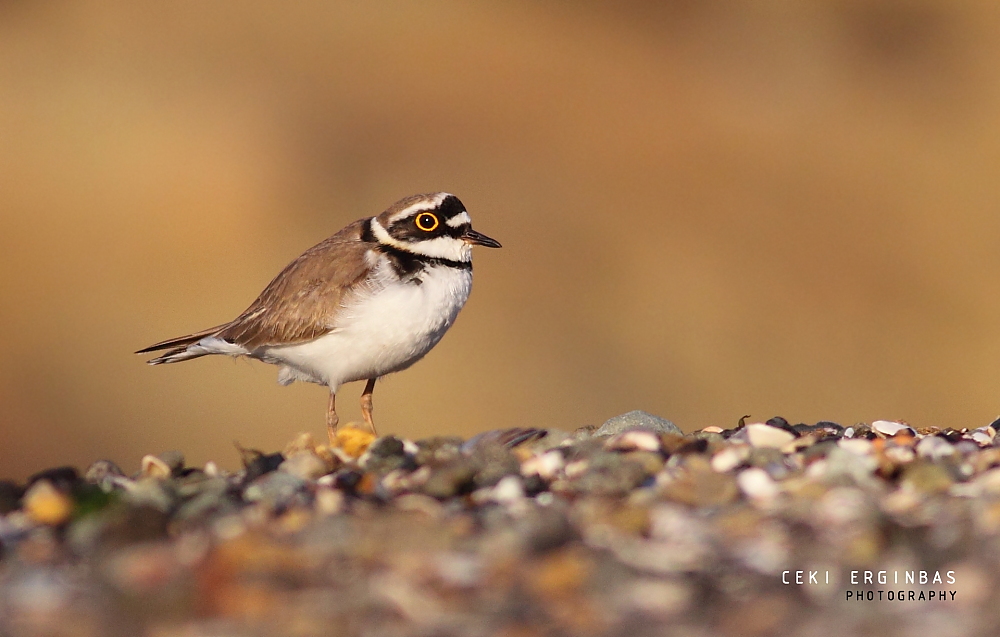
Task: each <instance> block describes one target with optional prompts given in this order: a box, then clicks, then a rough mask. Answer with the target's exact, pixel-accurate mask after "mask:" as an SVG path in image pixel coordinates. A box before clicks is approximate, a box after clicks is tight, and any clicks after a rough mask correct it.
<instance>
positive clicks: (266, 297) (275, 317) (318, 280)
mask: <svg viewBox="0 0 1000 637" xmlns="http://www.w3.org/2000/svg"><path fill="white" fill-rule="evenodd" d="M365 222H367V219H361V220H359V221H355V222H354V223H352V224H350V225H349V226H347V227H345V228H344V229H343V230H341V231H340V232H338V233H337V234H335V235H333V236H332V237H330V238H329V239H327V240H326V241H323V242H322V243H320V244H318V245H315V246H313V247H312V248H309V249H308V250H306V251H305V252H304V253H303V254H302V256H300V257H299V258H297V259H295V260H294V261H292V262H291V263H289V264H288V266H286V267H285V269H284V270H282V271H281V273H280V274H278V276H276V277H274V280H273V281H271V282H270V283H269V284H268V285H267V287H266V288H264V291H263V292H261V293H260V296H258V297H257V300H255V301H254V302H253V303H252V304H250V307H248V308H247V309H246V310H245V311H244V312H243V313H242V314H240V315H239V316H238V317H236V318H235V319H234V320H233V321H231V322H229V323H227V324H226V325H223V326H222V328H221V329H220V330H219V331H218V332H215V334H214V335H215V336H218V337H219V338H222V339H225V340H227V341H229V342H230V343H235V344H237V345H240V346H242V347H244V348H246V349H247V350H249V351H253V350H255V349H257V348H258V347H262V346H265V345H291V344H294V343H301V342H303V341H309V340H312V339H315V338H318V337H320V336H322V335H323V334H326V333H327V332H329V331H330V326H331V325H332V324H333V320H334V317H335V315H336V313H337V312H338V311H339V310H340V308H341V303H342V302H344V300H345V299H346V297H347V296H348V295H349V294H350V289H351V287H352V286H353V285H355V284H357V283H359V282H360V281H362V280H363V279H364V278H365V277H366V276H367V275H368V271H369V268H370V266H369V265H368V261H367V259H366V258H365V253H366V252H367V251H368V249H369V247H370V245H369V244H368V243H366V242H365V241H363V240H362V239H361V230H362V224H364V223H365Z"/></svg>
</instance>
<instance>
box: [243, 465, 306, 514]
mask: <svg viewBox="0 0 1000 637" xmlns="http://www.w3.org/2000/svg"><path fill="white" fill-rule="evenodd" d="M305 488H306V483H305V481H303V480H302V479H301V478H299V477H297V476H293V475H292V474H290V473H285V472H284V471H272V472H270V473H267V474H264V475H262V476H260V477H259V478H257V479H256V480H254V481H253V482H251V483H250V485H249V486H247V488H246V489H244V490H243V499H244V500H246V501H247V502H265V503H267V504H270V505H272V506H281V507H283V506H287V505H288V504H289V503H290V502H291V501H292V500H294V499H295V498H296V496H297V495H298V494H300V493H301V492H302V491H303V490H304V489H305Z"/></svg>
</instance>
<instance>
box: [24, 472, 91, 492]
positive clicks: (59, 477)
mask: <svg viewBox="0 0 1000 637" xmlns="http://www.w3.org/2000/svg"><path fill="white" fill-rule="evenodd" d="M39 480H47V481H48V482H49V483H50V484H51V485H52V486H54V487H55V488H56V489H59V490H60V491H65V492H67V493H68V492H69V491H72V490H73V487H75V486H76V485H77V484H78V483H79V482H80V474H79V472H77V470H76V467H56V468H54V469H46V470H44V471H39V472H38V473H36V474H34V475H33V476H31V477H30V478H28V486H29V487H30V486H31V485H33V484H35V483H36V482H38V481H39Z"/></svg>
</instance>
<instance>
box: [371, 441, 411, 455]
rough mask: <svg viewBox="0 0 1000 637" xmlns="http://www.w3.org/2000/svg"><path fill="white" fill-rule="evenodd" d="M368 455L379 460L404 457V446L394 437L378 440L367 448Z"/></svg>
mask: <svg viewBox="0 0 1000 637" xmlns="http://www.w3.org/2000/svg"><path fill="white" fill-rule="evenodd" d="M368 453H370V454H372V455H373V456H377V457H379V458H390V457H393V456H403V455H406V446H405V445H404V444H403V441H402V440H400V439H399V438H397V437H395V436H385V437H383V438H379V439H378V440H376V441H375V442H373V443H372V444H371V446H370V447H368Z"/></svg>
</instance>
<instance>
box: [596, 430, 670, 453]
mask: <svg viewBox="0 0 1000 637" xmlns="http://www.w3.org/2000/svg"><path fill="white" fill-rule="evenodd" d="M660 444H661V443H660V437H659V436H658V435H656V434H655V433H653V432H652V431H643V430H638V431H626V432H625V433H620V434H618V435H617V436H612V437H611V438H609V439H608V440H607V442H605V443H604V448H605V449H607V450H609V451H659V450H660Z"/></svg>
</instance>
